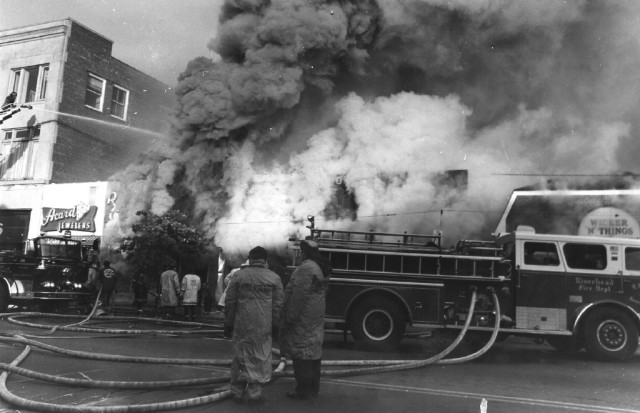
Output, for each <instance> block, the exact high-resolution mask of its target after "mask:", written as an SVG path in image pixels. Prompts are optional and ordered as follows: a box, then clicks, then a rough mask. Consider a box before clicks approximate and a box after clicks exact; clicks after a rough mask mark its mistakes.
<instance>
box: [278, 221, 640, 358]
mask: <svg viewBox="0 0 640 413" xmlns="http://www.w3.org/2000/svg"><path fill="white" fill-rule="evenodd" d="M310 228H311V238H312V239H314V240H316V241H317V242H318V244H319V246H320V252H321V254H322V255H323V256H324V257H326V258H327V259H328V260H329V261H330V262H331V265H332V267H333V274H332V278H331V281H330V283H329V291H328V293H327V299H326V303H327V309H326V318H325V320H326V322H328V323H336V324H337V325H339V326H341V327H342V328H343V331H344V333H345V335H346V332H347V331H350V332H351V334H352V336H353V337H354V339H355V340H356V341H357V342H361V343H365V344H367V345H369V346H372V347H386V346H388V345H393V344H397V343H398V342H399V341H400V340H401V339H402V337H403V336H404V333H405V329H406V326H407V325H413V326H420V327H427V328H430V329H460V328H461V327H462V325H463V324H464V322H465V320H466V318H467V314H468V306H469V299H470V297H471V292H472V291H473V289H475V290H476V291H477V299H476V306H475V307H476V310H475V311H474V313H473V320H472V327H471V330H475V332H476V334H479V335H487V336H488V333H489V332H490V331H492V329H493V326H494V323H495V322H496V320H495V318H496V317H495V311H494V303H493V302H492V292H496V295H497V297H498V299H499V300H500V308H501V313H502V317H501V319H500V320H498V322H499V323H500V333H501V336H502V337H506V336H508V335H526V336H532V337H535V338H538V339H546V340H547V341H548V342H549V343H550V344H551V345H552V346H554V347H555V348H557V349H560V350H575V349H579V348H581V347H585V348H586V350H587V351H588V353H589V354H590V355H592V356H593V357H595V358H597V359H601V360H621V359H625V358H627V357H630V356H631V355H633V354H634V353H635V351H636V348H637V346H638V330H639V328H640V239H621V238H603V237H590V236H570V235H549V234H536V233H535V230H534V229H533V228H531V227H519V228H518V229H517V230H516V231H515V232H514V233H510V234H506V235H503V236H500V237H498V238H496V239H495V240H494V241H491V242H485V241H468V240H467V241H460V242H459V243H458V245H457V246H456V247H455V248H452V249H444V248H442V247H441V245H440V243H441V236H440V235H439V234H436V235H420V234H407V233H403V234H390V233H377V232H354V231H334V230H325V229H316V228H313V225H312V226H311V227H310ZM291 251H292V258H293V260H294V263H297V260H298V259H299V242H297V241H296V242H293V243H292V244H291ZM293 268H294V267H290V270H293Z"/></svg>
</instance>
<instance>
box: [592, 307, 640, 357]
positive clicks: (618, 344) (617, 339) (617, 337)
mask: <svg viewBox="0 0 640 413" xmlns="http://www.w3.org/2000/svg"><path fill="white" fill-rule="evenodd" d="M584 336H585V346H586V348H587V352H588V353H589V354H590V355H591V356H593V357H594V358H596V359H598V360H603V361H618V360H624V359H626V358H629V357H631V356H632V355H633V354H634V353H635V352H636V349H637V348H638V327H637V326H636V325H635V324H634V322H633V320H631V318H630V317H629V316H628V315H627V314H625V313H624V312H622V311H620V310H616V309H597V310H595V311H594V312H593V313H592V314H591V315H590V316H589V318H588V319H587V320H586V323H585V331H584Z"/></svg>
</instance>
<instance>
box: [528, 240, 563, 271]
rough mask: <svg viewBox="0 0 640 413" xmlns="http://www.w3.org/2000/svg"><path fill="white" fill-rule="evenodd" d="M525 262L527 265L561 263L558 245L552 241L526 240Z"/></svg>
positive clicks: (556, 264) (553, 264)
mask: <svg viewBox="0 0 640 413" xmlns="http://www.w3.org/2000/svg"><path fill="white" fill-rule="evenodd" d="M524 263H525V264H526V265H548V266H558V265H560V260H559V259H558V250H557V249H556V245H555V244H553V243H550V242H525V243H524Z"/></svg>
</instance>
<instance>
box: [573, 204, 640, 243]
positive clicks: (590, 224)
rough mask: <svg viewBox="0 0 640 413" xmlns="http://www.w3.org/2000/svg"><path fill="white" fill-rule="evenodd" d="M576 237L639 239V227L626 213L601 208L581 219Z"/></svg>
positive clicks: (636, 221)
mask: <svg viewBox="0 0 640 413" xmlns="http://www.w3.org/2000/svg"><path fill="white" fill-rule="evenodd" d="M578 235H590V236H598V237H614V238H638V237H640V225H639V224H638V220H636V219H635V218H634V217H633V216H631V214H629V213H628V212H627V211H623V210H622V209H619V208H611V207H603V208H597V209H594V210H593V211H591V212H589V213H588V214H587V215H585V217H584V218H582V221H581V222H580V228H579V229H578Z"/></svg>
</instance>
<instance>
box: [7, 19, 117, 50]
mask: <svg viewBox="0 0 640 413" xmlns="http://www.w3.org/2000/svg"><path fill="white" fill-rule="evenodd" d="M74 24H77V25H78V26H80V27H82V28H84V29H86V30H89V31H90V32H92V33H94V34H95V35H97V36H100V37H102V38H103V39H105V40H107V41H109V42H111V44H113V40H112V39H110V38H108V37H106V36H105V35H103V34H101V33H98V32H97V31H95V30H93V29H91V28H89V27H87V26H85V25H84V24H82V23H80V22H78V21H77V20H74V19H72V18H71V17H67V18H64V19H57V20H47V21H44V22H40V23H35V24H29V25H25V26H18V27H12V28H8V29H4V30H1V31H0V36H6V35H8V34H9V33H7V32H17V33H25V32H30V31H36V30H38V29H43V28H47V27H55V26H67V27H69V28H70V27H71V26H72V25H74Z"/></svg>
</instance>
